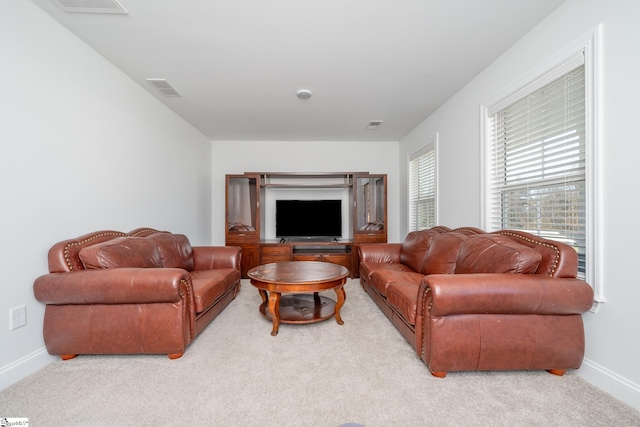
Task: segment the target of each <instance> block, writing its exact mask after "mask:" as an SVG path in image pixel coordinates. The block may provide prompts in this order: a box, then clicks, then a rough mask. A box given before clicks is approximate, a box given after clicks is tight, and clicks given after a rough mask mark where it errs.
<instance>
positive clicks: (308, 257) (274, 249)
mask: <svg viewBox="0 0 640 427" xmlns="http://www.w3.org/2000/svg"><path fill="white" fill-rule="evenodd" d="M353 255H354V252H353V242H352V241H341V240H339V241H337V242H334V241H313V240H312V241H306V240H303V241H295V240H287V241H285V242H284V243H281V242H280V240H277V239H276V240H273V241H270V240H266V241H262V242H260V245H259V256H260V264H269V263H272V262H285V261H322V262H330V263H332V264H338V265H342V266H343V267H346V268H347V270H349V275H350V276H353V275H354V270H355V269H354V266H353Z"/></svg>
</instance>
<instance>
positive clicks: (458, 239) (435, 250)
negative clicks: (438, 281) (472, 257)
mask: <svg viewBox="0 0 640 427" xmlns="http://www.w3.org/2000/svg"><path fill="white" fill-rule="evenodd" d="M467 237H468V236H467V235H465V234H462V233H442V234H437V235H435V236H433V238H432V239H431V244H430V245H429V249H428V250H427V255H426V257H425V259H424V264H422V269H421V270H420V272H421V273H422V274H453V273H454V272H455V269H456V262H457V260H458V253H459V252H460V246H461V245H462V242H464V241H465V240H466V239H467Z"/></svg>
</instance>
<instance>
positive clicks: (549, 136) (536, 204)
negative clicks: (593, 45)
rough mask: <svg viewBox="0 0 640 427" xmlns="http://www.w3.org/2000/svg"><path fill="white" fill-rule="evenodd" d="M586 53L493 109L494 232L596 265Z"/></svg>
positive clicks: (490, 177)
mask: <svg viewBox="0 0 640 427" xmlns="http://www.w3.org/2000/svg"><path fill="white" fill-rule="evenodd" d="M587 93H588V91H587V86H586V79H585V61H584V53H583V52H580V53H579V54H576V55H573V56H572V57H570V58H569V59H568V60H567V61H565V62H563V63H562V64H560V65H559V66H557V67H556V68H554V69H553V70H551V71H550V72H548V73H546V74H545V75H543V76H542V77H540V78H538V79H537V80H535V81H533V82H532V83H530V84H529V85H527V86H525V87H524V88H522V89H520V90H519V91H518V92H516V93H514V94H513V95H512V96H510V97H508V98H506V99H505V100H503V101H501V102H499V103H497V104H496V105H494V106H493V107H490V108H488V109H487V131H488V135H487V139H488V141H487V142H488V144H487V149H488V152H487V158H488V164H487V165H486V168H487V169H486V171H487V181H486V183H487V201H488V203H487V207H486V215H487V217H486V228H487V229H490V230H498V229H516V230H523V231H526V232H529V233H532V234H536V235H539V236H542V237H546V238H549V239H554V240H558V241H561V242H564V243H566V244H568V245H570V246H572V247H574V248H575V249H576V251H577V253H578V262H579V265H578V277H579V278H581V279H587V276H588V275H589V274H588V271H589V269H590V268H591V267H592V266H590V265H589V260H591V259H593V258H590V257H589V250H590V248H591V247H592V245H591V246H590V245H589V242H590V237H591V236H589V221H590V218H589V215H590V209H589V206H590V205H589V200H588V191H587V189H588V187H589V182H588V177H589V173H588V165H589V161H588V160H589V159H588V155H587V153H589V152H590V150H589V144H588V141H587V136H588V134H589V132H588V127H587V122H588V117H587V112H588V108H587V98H586V94H587Z"/></svg>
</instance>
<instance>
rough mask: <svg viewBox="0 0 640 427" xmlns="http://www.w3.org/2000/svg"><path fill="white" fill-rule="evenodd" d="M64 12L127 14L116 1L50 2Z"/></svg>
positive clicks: (61, 0)
mask: <svg viewBox="0 0 640 427" xmlns="http://www.w3.org/2000/svg"><path fill="white" fill-rule="evenodd" d="M52 1H53V2H54V3H55V4H57V5H58V6H59V7H60V8H61V9H62V10H64V11H65V12H79V13H120V14H124V15H127V14H128V13H129V12H127V10H126V9H125V8H124V7H122V5H121V4H120V3H118V0H52Z"/></svg>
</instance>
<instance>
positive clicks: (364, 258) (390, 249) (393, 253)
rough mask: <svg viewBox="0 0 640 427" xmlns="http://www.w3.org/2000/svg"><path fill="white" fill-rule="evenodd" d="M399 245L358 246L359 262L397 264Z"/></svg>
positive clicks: (373, 244) (375, 244)
mask: <svg viewBox="0 0 640 427" xmlns="http://www.w3.org/2000/svg"><path fill="white" fill-rule="evenodd" d="M401 247H402V244H401V243H362V244H360V245H359V246H358V252H359V254H360V262H375V263H399V262H400V248H401Z"/></svg>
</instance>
